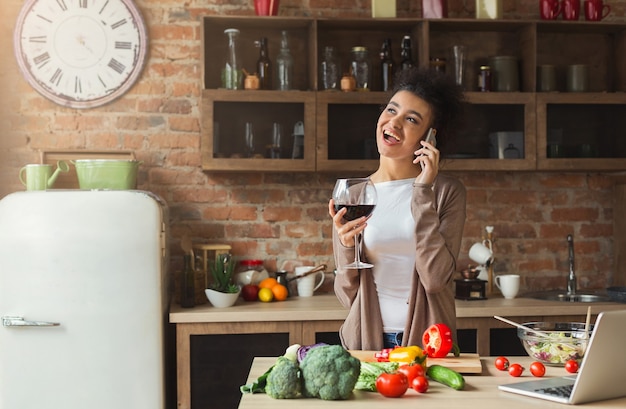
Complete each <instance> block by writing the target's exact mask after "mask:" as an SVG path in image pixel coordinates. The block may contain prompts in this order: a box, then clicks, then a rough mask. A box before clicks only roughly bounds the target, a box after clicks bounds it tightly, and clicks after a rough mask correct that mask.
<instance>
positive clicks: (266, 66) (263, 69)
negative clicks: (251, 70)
mask: <svg viewBox="0 0 626 409" xmlns="http://www.w3.org/2000/svg"><path fill="white" fill-rule="evenodd" d="M258 46H259V49H260V50H259V59H258V60H257V62H256V70H257V74H258V76H259V84H260V87H259V88H260V89H272V63H271V61H270V59H269V57H268V53H267V37H263V38H261V40H260V41H259V42H258Z"/></svg>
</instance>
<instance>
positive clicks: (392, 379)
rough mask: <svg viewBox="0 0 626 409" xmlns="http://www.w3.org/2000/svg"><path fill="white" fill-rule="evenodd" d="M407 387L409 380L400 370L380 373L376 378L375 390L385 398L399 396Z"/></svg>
mask: <svg viewBox="0 0 626 409" xmlns="http://www.w3.org/2000/svg"><path fill="white" fill-rule="evenodd" d="M407 389H409V380H408V379H407V378H406V375H405V374H403V373H400V372H394V373H384V374H380V375H379V376H378V378H376V390H378V392H379V393H380V394H381V395H383V396H385V397H387V398H399V397H400V396H402V395H404V394H405V393H406V390H407Z"/></svg>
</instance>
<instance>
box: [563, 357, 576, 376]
mask: <svg viewBox="0 0 626 409" xmlns="http://www.w3.org/2000/svg"><path fill="white" fill-rule="evenodd" d="M565 370H566V371H567V372H569V373H576V372H578V361H577V360H575V359H570V360H569V361H567V362H565Z"/></svg>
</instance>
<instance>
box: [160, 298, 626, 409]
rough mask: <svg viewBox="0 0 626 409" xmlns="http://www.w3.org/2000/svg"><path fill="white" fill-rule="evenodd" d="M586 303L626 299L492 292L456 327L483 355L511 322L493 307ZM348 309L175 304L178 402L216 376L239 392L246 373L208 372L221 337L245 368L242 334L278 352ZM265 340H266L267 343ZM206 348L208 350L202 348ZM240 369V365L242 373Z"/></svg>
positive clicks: (576, 310) (538, 310)
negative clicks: (469, 333)
mask: <svg viewBox="0 0 626 409" xmlns="http://www.w3.org/2000/svg"><path fill="white" fill-rule="evenodd" d="M588 306H591V314H592V317H593V319H594V320H595V317H596V316H597V314H599V313H600V311H608V310H617V309H625V308H626V305H624V304H617V303H593V304H586V303H564V302H558V301H542V300H534V299H529V298H516V299H513V300H506V299H503V298H495V297H494V298H490V299H486V300H472V301H461V300H456V310H457V328H458V329H462V330H473V331H475V332H476V336H475V338H476V346H477V350H476V352H478V353H479V354H480V355H481V356H486V355H490V354H491V351H492V345H491V333H492V331H496V330H502V329H509V328H513V327H511V326H510V325H509V324H506V323H503V322H501V321H498V320H496V319H494V318H493V314H494V311H497V312H498V314H499V315H502V316H505V317H507V318H510V319H512V320H514V321H516V322H530V321H543V320H544V319H545V320H546V321H550V320H555V321H558V320H562V321H578V322H584V320H585V316H586V313H587V307H588ZM347 314H348V310H347V309H346V308H344V307H343V306H342V305H341V304H340V303H339V300H337V297H335V295H334V294H323V293H322V294H316V295H315V296H313V297H291V298H288V299H287V301H283V302H272V303H258V302H245V301H243V300H238V301H237V303H236V304H235V305H234V306H233V307H229V308H215V307H212V306H211V305H209V304H204V305H201V306H196V307H194V308H180V307H179V306H178V305H177V304H172V305H171V307H170V314H169V322H170V323H171V324H174V325H175V326H176V367H177V368H176V374H177V396H178V406H177V407H178V408H179V409H190V408H191V402H193V401H195V400H196V399H201V398H196V397H192V394H195V393H201V394H205V391H200V392H196V390H197V389H193V388H192V386H193V385H194V384H196V385H202V384H203V382H205V383H206V382H212V381H213V382H217V383H218V384H226V383H230V384H232V383H233V382H234V383H235V398H238V397H239V395H238V393H237V390H236V386H237V382H244V379H240V380H237V379H236V378H232V379H231V378H223V377H221V376H214V377H213V378H211V379H207V378H206V377H207V376H211V375H210V374H211V373H212V372H211V371H213V373H215V371H216V369H215V368H216V367H218V366H219V364H216V363H215V362H212V356H211V354H212V353H213V354H220V352H219V351H220V350H222V351H223V350H224V349H225V348H224V347H222V348H220V347H216V345H224V343H223V342H222V339H220V337H223V336H228V337H231V338H228V339H229V340H230V345H232V346H233V351H234V352H233V353H232V354H231V352H230V350H228V351H226V352H224V356H227V357H229V358H230V361H229V365H230V366H233V367H242V366H245V367H246V368H247V367H248V365H249V362H248V361H249V360H250V359H251V357H250V351H248V350H247V349H246V350H245V351H244V352H241V353H238V352H237V351H239V350H240V349H241V345H240V344H239V343H240V341H239V340H243V339H244V338H245V337H255V338H254V339H255V342H254V344H258V345H260V347H262V348H265V349H264V350H263V353H266V354H270V353H271V352H269V351H276V350H277V349H278V352H274V355H276V354H278V353H282V351H283V350H284V347H285V345H290V344H295V343H298V344H301V345H310V344H314V343H315V342H317V341H319V340H321V339H320V338H319V337H320V336H321V335H322V334H324V333H329V332H335V333H336V332H337V331H338V330H339V328H340V326H341V325H342V324H343V322H344V320H345V318H346V316H347ZM256 336H258V337H256ZM207 337H209V338H210V337H214V342H209V344H210V345H208V346H207V345H203V343H204V341H205V340H207ZM232 337H236V338H232ZM264 340H265V343H263V342H264ZM268 340H269V341H268ZM208 341H212V339H208ZM226 344H228V343H226ZM261 344H262V345H261ZM242 345H243V344H242ZM211 348H213V349H211ZM238 348H239V349H238ZM272 348H274V349H272ZM244 349H245V348H244ZM257 350H258V349H257ZM202 351H209V352H205V353H203V352H202ZM246 354H247V355H246ZM266 356H270V355H266ZM211 365H213V366H212V367H211ZM195 366H198V367H195ZM203 374H205V375H203ZM240 374H241V373H240V371H239V373H238V375H240ZM197 376H200V377H201V378H200V380H197V379H196V380H194V379H193V378H195V377H197ZM202 376H204V377H202ZM230 384H229V385H227V386H228V387H229V388H231V387H232V386H233V385H230ZM223 386H224V385H223ZM199 387H200V386H198V388H199ZM224 388H226V386H224ZM231 389H232V388H231ZM225 399H226V398H225ZM218 407H222V406H218Z"/></svg>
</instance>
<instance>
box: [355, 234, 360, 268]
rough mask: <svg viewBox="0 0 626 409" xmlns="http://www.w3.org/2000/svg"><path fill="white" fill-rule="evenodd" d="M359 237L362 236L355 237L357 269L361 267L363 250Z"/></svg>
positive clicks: (356, 235)
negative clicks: (360, 246)
mask: <svg viewBox="0 0 626 409" xmlns="http://www.w3.org/2000/svg"><path fill="white" fill-rule="evenodd" d="M359 236H360V234H355V235H354V264H355V265H356V266H357V267H358V266H360V265H361V251H360V250H361V249H360V248H359Z"/></svg>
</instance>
